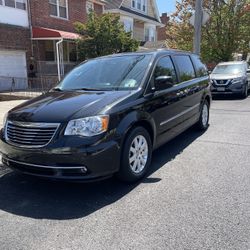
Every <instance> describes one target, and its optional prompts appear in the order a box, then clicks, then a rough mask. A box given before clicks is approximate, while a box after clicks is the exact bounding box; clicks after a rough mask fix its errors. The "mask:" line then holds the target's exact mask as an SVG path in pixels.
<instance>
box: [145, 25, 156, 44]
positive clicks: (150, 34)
mask: <svg viewBox="0 0 250 250" xmlns="http://www.w3.org/2000/svg"><path fill="white" fill-rule="evenodd" d="M145 41H146V42H148V41H149V42H155V41H156V28H155V27H154V26H146V27H145Z"/></svg>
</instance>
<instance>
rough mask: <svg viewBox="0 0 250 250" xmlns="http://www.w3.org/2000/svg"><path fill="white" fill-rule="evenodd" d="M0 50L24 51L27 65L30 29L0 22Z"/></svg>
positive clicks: (29, 48)
mask: <svg viewBox="0 0 250 250" xmlns="http://www.w3.org/2000/svg"><path fill="white" fill-rule="evenodd" d="M0 50H23V51H26V58H27V66H28V65H29V63H30V57H31V40H30V30H29V29H27V28H22V27H17V26H11V25H5V24H0Z"/></svg>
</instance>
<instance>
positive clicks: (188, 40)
mask: <svg viewBox="0 0 250 250" xmlns="http://www.w3.org/2000/svg"><path fill="white" fill-rule="evenodd" d="M248 4H249V0H240V1H239V0H204V4H203V5H204V6H203V7H204V9H205V10H206V11H207V12H208V13H209V15H210V20H209V22H208V23H207V24H206V25H205V26H204V27H203V28H202V44H201V56H202V58H203V59H204V61H206V62H219V61H228V60H231V59H232V54H233V53H235V52H238V53H243V54H244V55H246V54H247V52H248V51H249V41H250V12H249V8H248V6H249V5H248ZM194 6H195V1H194V0H180V1H177V4H176V9H177V10H176V12H175V13H174V14H173V15H172V16H171V21H170V24H169V26H168V27H167V37H168V39H167V43H168V45H169V46H170V47H174V48H178V49H185V50H192V47H193V34H194V28H193V27H192V26H191V25H190V24H189V19H190V17H191V16H192V15H193V13H194Z"/></svg>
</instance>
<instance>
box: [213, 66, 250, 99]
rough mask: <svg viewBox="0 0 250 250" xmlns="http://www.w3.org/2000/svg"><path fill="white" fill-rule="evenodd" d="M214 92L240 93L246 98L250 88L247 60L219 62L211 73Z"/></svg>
mask: <svg viewBox="0 0 250 250" xmlns="http://www.w3.org/2000/svg"><path fill="white" fill-rule="evenodd" d="M210 80H211V91H212V94H240V95H241V96H242V97H244V98H246V97H247V96H248V90H249V88H250V79H249V69H248V67H247V63H246V62H245V61H240V62H238V61H235V62H224V63H219V64H218V65H217V66H216V67H215V69H214V70H213V71H212V73H211V75H210Z"/></svg>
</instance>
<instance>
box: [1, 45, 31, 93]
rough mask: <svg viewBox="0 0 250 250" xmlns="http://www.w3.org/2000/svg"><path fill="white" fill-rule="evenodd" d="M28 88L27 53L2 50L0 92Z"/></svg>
mask: <svg viewBox="0 0 250 250" xmlns="http://www.w3.org/2000/svg"><path fill="white" fill-rule="evenodd" d="M27 87H28V79H27V64H26V53H25V51H5V50H0V91H1V90H10V89H26V88H27Z"/></svg>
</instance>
